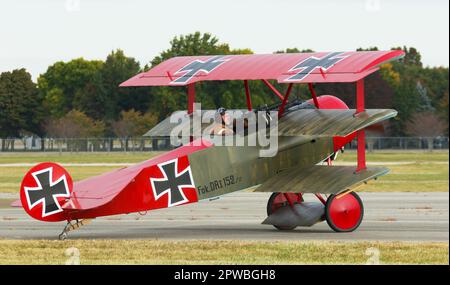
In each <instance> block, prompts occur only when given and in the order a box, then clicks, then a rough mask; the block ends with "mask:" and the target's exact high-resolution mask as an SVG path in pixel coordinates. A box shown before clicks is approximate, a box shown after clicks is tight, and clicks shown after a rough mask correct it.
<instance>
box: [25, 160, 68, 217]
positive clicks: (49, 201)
mask: <svg viewBox="0 0 450 285" xmlns="http://www.w3.org/2000/svg"><path fill="white" fill-rule="evenodd" d="M32 175H33V177H34V179H35V181H36V182H37V184H38V186H37V187H24V190H25V193H26V196H27V200H28V207H29V208H30V209H32V208H33V207H35V206H36V205H38V204H40V203H42V217H46V216H49V215H51V214H55V213H58V212H61V211H62V209H61V206H60V205H59V203H58V200H57V199H56V198H57V197H70V192H69V187H68V185H67V178H66V176H65V175H63V176H61V178H59V179H58V180H57V181H53V168H52V167H49V168H46V169H43V170H40V171H36V172H33V173H32Z"/></svg>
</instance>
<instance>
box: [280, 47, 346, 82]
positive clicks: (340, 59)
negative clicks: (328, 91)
mask: <svg viewBox="0 0 450 285" xmlns="http://www.w3.org/2000/svg"><path fill="white" fill-rule="evenodd" d="M330 54H332V52H330V53H328V54H326V55H324V56H322V57H317V56H310V57H308V58H305V59H304V60H302V61H300V62H298V63H296V64H294V66H292V67H291V68H290V69H289V70H288V72H292V71H294V72H295V71H296V70H298V69H299V68H295V67H296V66H297V65H299V64H302V63H303V62H305V61H307V60H308V59H315V60H321V59H323V58H324V57H327V56H329V55H330ZM342 54H344V52H343V53H341V54H337V55H335V56H332V57H330V58H329V59H335V58H337V59H339V60H338V61H336V62H335V63H333V64H332V65H330V66H329V67H327V68H324V67H322V66H316V67H315V68H313V69H312V70H311V71H310V72H308V73H307V74H305V76H303V78H302V79H292V77H294V76H296V75H298V74H300V73H301V72H302V71H303V70H305V69H306V68H308V67H309V66H305V67H300V70H299V71H298V72H297V73H295V74H292V75H291V76H289V78H286V79H285V80H283V81H284V82H298V81H303V80H304V79H306V78H307V77H308V76H309V75H310V74H311V73H313V71H314V70H316V69H317V68H320V69H322V70H323V71H327V70H328V69H330V68H332V67H333V66H335V65H336V64H338V63H339V62H341V61H342V60H344V59H346V58H347V57H349V56H350V55H351V54H348V55H342Z"/></svg>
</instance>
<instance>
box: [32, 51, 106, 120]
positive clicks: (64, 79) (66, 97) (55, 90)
mask: <svg viewBox="0 0 450 285" xmlns="http://www.w3.org/2000/svg"><path fill="white" fill-rule="evenodd" d="M102 65H103V62H102V61H99V60H92V61H88V60H85V59H83V58H77V59H74V60H71V61H69V62H61V61H60V62H56V63H55V64H53V65H51V66H49V67H48V69H47V71H46V72H45V73H44V74H42V75H41V76H39V78H38V87H39V92H40V94H41V96H42V97H43V98H44V99H45V105H46V106H45V107H46V109H47V110H48V112H49V114H50V115H51V116H53V117H62V116H63V115H64V114H66V113H67V112H69V111H70V110H72V109H73V108H74V101H75V102H80V101H82V100H81V99H80V98H79V97H80V96H82V95H80V93H78V92H82V90H83V89H84V88H86V85H87V84H89V83H90V82H92V80H93V79H94V78H95V77H96V75H97V74H98V72H99V70H100V69H101V67H102ZM77 93H78V95H77ZM75 97H77V100H74V99H75ZM94 99H95V98H92V100H90V101H94ZM77 107H80V106H77Z"/></svg>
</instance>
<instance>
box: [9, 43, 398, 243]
mask: <svg viewBox="0 0 450 285" xmlns="http://www.w3.org/2000/svg"><path fill="white" fill-rule="evenodd" d="M403 56H404V53H403V52H402V51H398V50H393V51H365V52H317V53H292V54H267V55H224V56H221V55H217V56H186V57H174V58H171V59H169V60H167V61H164V62H162V63H161V64H159V65H157V66H155V67H154V68H152V69H151V70H149V71H147V72H143V73H140V74H138V75H136V76H134V77H132V78H131V79H129V80H127V81H126V82H124V83H122V84H121V86H122V87H132V86H178V88H180V87H179V86H185V87H186V89H187V97H188V98H187V101H188V106H187V112H186V114H187V116H192V115H193V114H194V113H195V110H194V107H195V106H196V104H194V102H195V86H196V84H199V83H200V82H202V81H223V80H242V81H243V90H245V95H246V102H247V109H246V110H243V111H246V112H250V113H251V112H256V111H266V113H267V116H266V122H269V121H270V120H271V119H274V117H273V116H274V115H273V114H276V115H275V116H276V119H277V120H278V128H277V143H278V145H277V151H276V153H275V154H274V155H272V156H261V155H260V151H261V148H262V146H259V145H253V146H252V145H244V146H242V145H239V146H236V145H234V146H233V145H229V146H227V145H225V146H218V145H217V144H216V141H215V138H218V137H221V138H222V139H223V136H228V137H233V136H240V137H251V136H252V135H255V134H254V132H252V131H251V130H247V131H245V132H243V133H242V132H236V130H233V124H231V127H229V128H228V127H227V126H226V125H225V124H224V125H221V126H219V127H218V129H217V128H215V129H213V130H212V133H211V134H212V135H211V136H210V138H212V139H207V138H205V137H201V138H195V137H193V136H191V137H189V140H188V143H185V144H182V145H181V146H179V147H177V148H175V149H173V150H171V151H169V152H166V153H164V154H162V155H160V156H157V157H155V158H152V159H150V160H147V161H144V162H142V163H139V164H136V165H134V166H130V167H126V168H121V169H118V170H114V171H112V172H108V173H105V174H103V175H100V176H96V177H91V178H88V179H85V180H82V181H78V182H75V183H73V182H72V179H71V177H70V175H69V174H68V173H67V172H66V171H65V170H64V169H63V168H62V167H61V166H59V165H58V164H55V163H41V164H38V165H37V166H35V167H33V168H32V169H30V170H29V172H28V173H27V174H26V175H25V177H24V179H23V181H22V185H21V189H20V201H16V202H15V203H14V204H15V205H16V206H20V205H21V206H22V207H23V208H24V209H25V211H26V212H27V213H28V214H29V215H30V216H32V217H33V218H35V219H38V220H41V221H46V222H55V221H67V225H66V227H65V228H64V230H63V232H62V233H61V235H60V236H59V237H60V239H65V238H66V237H67V232H69V231H71V230H74V229H76V228H78V227H80V226H81V225H83V224H85V223H86V222H87V221H89V220H90V219H94V218H96V217H101V216H108V215H117V214H126V213H133V212H143V211H148V210H153V209H159V208H166V207H172V206H179V205H185V204H189V203H195V202H197V201H200V200H209V199H213V198H215V197H218V196H222V195H225V194H228V193H232V192H235V191H239V190H248V191H255V192H272V195H271V196H270V198H269V200H268V203H267V215H268V217H267V219H266V220H265V221H264V222H263V223H264V224H270V225H273V226H275V227H276V228H277V229H280V230H291V229H294V228H295V227H297V226H312V225H313V224H315V223H318V222H321V221H324V220H326V221H327V223H328V225H329V226H330V227H331V228H332V229H333V230H334V231H337V232H350V231H353V230H355V229H356V228H358V226H359V225H360V223H361V221H362V219H363V213H364V210H363V203H362V201H361V199H360V198H359V196H358V195H357V194H356V193H355V189H356V187H358V186H360V185H363V184H364V183H366V182H367V181H368V180H371V179H376V178H377V177H379V176H381V175H383V174H386V173H387V172H388V169H386V168H382V167H367V166H366V160H365V131H364V130H365V129H366V128H367V127H369V126H372V125H374V124H378V123H380V122H382V121H384V120H387V119H389V118H392V117H394V116H396V114H397V112H396V111H395V110H390V109H365V106H364V78H365V77H366V76H368V75H370V74H372V73H374V72H376V71H377V70H378V69H379V67H380V65H382V64H384V63H387V62H389V61H393V60H397V59H400V58H402V57H403ZM250 80H261V81H262V82H264V84H265V85H266V86H267V88H268V89H267V90H270V91H271V92H273V93H274V95H275V96H277V97H278V98H279V100H280V102H279V104H276V105H274V106H270V107H268V106H265V107H262V108H257V109H253V107H252V100H251V92H250V91H251V90H250V88H249V81H250ZM269 80H276V81H277V82H278V83H279V84H286V88H284V89H286V90H285V91H284V92H283V93H282V92H280V91H279V90H278V89H277V88H275V86H274V85H272V84H271V82H270V81H269ZM352 82H353V83H355V89H356V109H349V108H348V107H347V105H346V104H345V103H344V102H342V101H341V100H340V99H338V98H337V97H334V96H332V95H322V96H317V95H316V92H315V89H314V85H313V84H314V83H352ZM294 84H307V85H308V87H309V91H310V93H311V99H310V100H309V101H300V100H292V99H291V100H289V95H290V93H291V90H292V87H293V85H294ZM280 86H282V85H280ZM243 93H244V92H243ZM209 95H210V96H214V94H209ZM277 100H278V99H277ZM218 107H219V106H218ZM227 107H229V106H227ZM216 112H218V113H220V116H222V118H225V116H224V115H226V112H227V111H226V110H225V109H224V108H219V110H217V111H216ZM224 120H225V119H224ZM228 125H230V124H228ZM189 126H190V125H189ZM176 127H177V125H176V124H174V123H173V122H172V121H171V120H169V118H167V119H165V120H164V121H162V122H161V123H160V124H158V125H157V126H155V127H154V128H153V129H152V130H150V131H149V132H148V134H147V135H149V136H153V137H167V136H170V135H171V131H173V130H174V128H176ZM200 127H201V129H202V130H203V124H201V125H200ZM247 127H248V126H247ZM353 139H356V141H357V162H356V163H355V166H333V165H332V160H333V158H334V157H335V155H336V154H337V152H338V151H339V150H341V149H342V148H343V147H344V146H345V145H346V144H348V143H350V141H352V140H353ZM304 193H313V194H314V195H315V196H316V197H317V198H318V201H317V202H305V201H304V199H303V194H304Z"/></svg>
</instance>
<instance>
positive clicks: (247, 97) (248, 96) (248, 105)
mask: <svg viewBox="0 0 450 285" xmlns="http://www.w3.org/2000/svg"><path fill="white" fill-rule="evenodd" d="M244 87H245V97H246V99H247V109H248V110H249V111H251V110H252V98H251V97H250V87H249V86H248V80H244Z"/></svg>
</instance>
